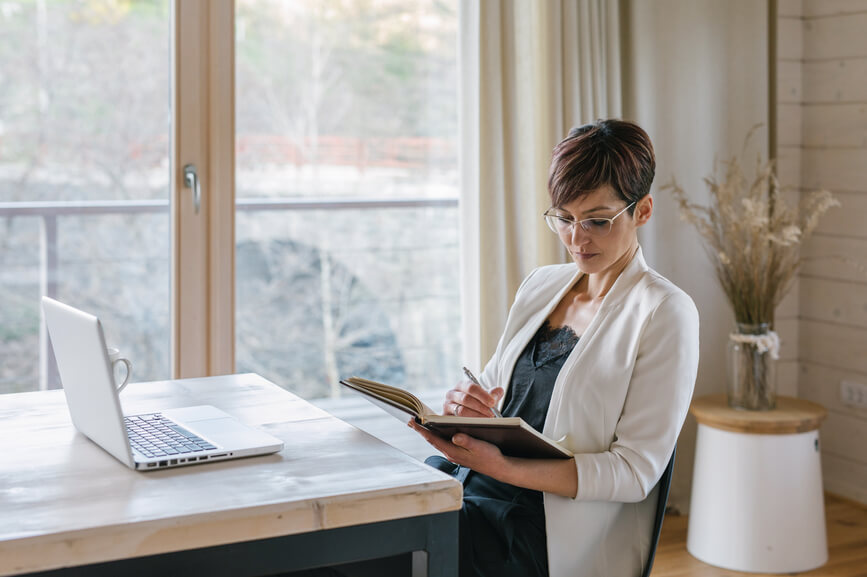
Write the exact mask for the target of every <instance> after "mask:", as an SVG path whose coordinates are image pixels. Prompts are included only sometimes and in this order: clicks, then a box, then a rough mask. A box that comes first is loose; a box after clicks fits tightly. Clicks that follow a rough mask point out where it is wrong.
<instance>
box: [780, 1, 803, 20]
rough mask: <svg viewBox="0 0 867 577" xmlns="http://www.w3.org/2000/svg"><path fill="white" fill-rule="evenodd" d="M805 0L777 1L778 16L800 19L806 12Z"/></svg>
mask: <svg viewBox="0 0 867 577" xmlns="http://www.w3.org/2000/svg"><path fill="white" fill-rule="evenodd" d="M803 3H804V2H803V0H777V15H778V16H779V18H780V19H781V20H783V19H785V18H800V17H801V15H802V14H803V12H804V7H803Z"/></svg>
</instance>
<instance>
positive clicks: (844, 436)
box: [819, 411, 867, 463]
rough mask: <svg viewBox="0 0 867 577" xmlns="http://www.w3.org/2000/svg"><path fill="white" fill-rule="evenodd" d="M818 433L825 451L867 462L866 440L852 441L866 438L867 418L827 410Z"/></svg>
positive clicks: (859, 461)
mask: <svg viewBox="0 0 867 577" xmlns="http://www.w3.org/2000/svg"><path fill="white" fill-rule="evenodd" d="M819 435H820V437H821V443H822V445H823V448H824V450H825V451H826V452H827V453H831V454H832V455H836V456H838V457H845V458H847V459H851V460H853V461H857V462H858V463H867V442H864V443H855V442H853V441H854V440H856V439H862V440H863V439H867V420H865V419H858V418H856V417H850V416H849V415H841V414H840V413H835V412H831V411H829V412H828V417H827V418H826V419H825V422H824V423H822V429H821V431H820V432H819Z"/></svg>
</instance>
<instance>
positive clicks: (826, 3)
mask: <svg viewBox="0 0 867 577" xmlns="http://www.w3.org/2000/svg"><path fill="white" fill-rule="evenodd" d="M801 10H802V11H803V15H804V17H815V16H839V15H841V14H856V13H858V12H865V11H867V2H865V0H802V6H801Z"/></svg>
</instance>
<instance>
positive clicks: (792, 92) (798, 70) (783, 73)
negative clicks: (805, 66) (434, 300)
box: [777, 60, 803, 104]
mask: <svg viewBox="0 0 867 577" xmlns="http://www.w3.org/2000/svg"><path fill="white" fill-rule="evenodd" d="M802 74H803V70H802V67H801V63H800V62H796V61H793V60H784V61H778V62H777V98H778V100H779V102H785V103H795V104H798V103H800V102H801V101H802V100H803V98H802V93H801V80H802Z"/></svg>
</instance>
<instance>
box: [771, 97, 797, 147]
mask: <svg viewBox="0 0 867 577" xmlns="http://www.w3.org/2000/svg"><path fill="white" fill-rule="evenodd" d="M803 118H804V112H803V106H801V105H800V104H780V105H779V106H777V146H778V147H779V146H790V147H795V148H799V147H800V146H801V127H802V123H803Z"/></svg>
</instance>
